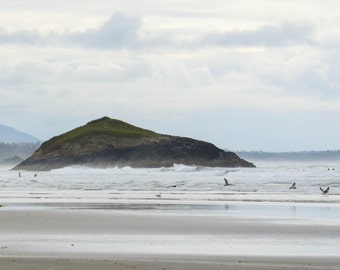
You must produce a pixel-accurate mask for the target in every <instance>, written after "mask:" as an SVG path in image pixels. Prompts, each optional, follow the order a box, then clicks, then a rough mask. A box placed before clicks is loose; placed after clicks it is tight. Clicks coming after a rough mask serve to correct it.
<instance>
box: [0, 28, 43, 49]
mask: <svg viewBox="0 0 340 270" xmlns="http://www.w3.org/2000/svg"><path fill="white" fill-rule="evenodd" d="M0 43H10V44H29V45H36V44H43V43H45V41H44V38H43V37H42V36H41V34H40V33H39V31H37V30H30V31H17V32H9V31H7V30H6V29H3V28H0Z"/></svg>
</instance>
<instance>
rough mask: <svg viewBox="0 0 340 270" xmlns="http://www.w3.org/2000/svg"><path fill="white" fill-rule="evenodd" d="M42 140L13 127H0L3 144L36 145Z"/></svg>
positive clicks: (0, 138) (0, 139)
mask: <svg viewBox="0 0 340 270" xmlns="http://www.w3.org/2000/svg"><path fill="white" fill-rule="evenodd" d="M39 141H40V140H39V139H38V138H35V137H34V136H32V135H30V134H27V133H25V132H22V131H19V130H16V129H14V128H12V127H8V126H4V125H0V142H3V143H36V142H39Z"/></svg>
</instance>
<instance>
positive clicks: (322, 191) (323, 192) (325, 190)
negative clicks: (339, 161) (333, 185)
mask: <svg viewBox="0 0 340 270" xmlns="http://www.w3.org/2000/svg"><path fill="white" fill-rule="evenodd" d="M320 190H321V193H322V194H326V193H328V191H329V187H327V188H326V189H323V188H322V187H320Z"/></svg>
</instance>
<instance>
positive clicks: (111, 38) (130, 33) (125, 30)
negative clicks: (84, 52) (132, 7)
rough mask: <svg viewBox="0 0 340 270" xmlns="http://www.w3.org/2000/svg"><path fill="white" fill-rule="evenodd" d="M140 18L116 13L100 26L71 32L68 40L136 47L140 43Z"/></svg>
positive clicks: (88, 44) (99, 45)
mask: <svg viewBox="0 0 340 270" xmlns="http://www.w3.org/2000/svg"><path fill="white" fill-rule="evenodd" d="M139 28H140V21H139V19H138V18H134V17H128V16H126V15H125V14H123V13H116V14H114V15H113V16H111V17H110V19H109V20H108V21H106V22H105V23H104V24H103V25H102V26H101V27H100V28H98V29H89V30H86V31H84V32H78V33H70V34H69V35H67V36H66V40H70V41H72V42H75V43H76V44H79V45H82V46H86V47H97V48H122V47H136V46H138V45H139V44H140V39H139V35H138V31H139Z"/></svg>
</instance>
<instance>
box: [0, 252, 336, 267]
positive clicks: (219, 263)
mask: <svg viewBox="0 0 340 270" xmlns="http://www.w3.org/2000/svg"><path fill="white" fill-rule="evenodd" d="M339 263H340V259H339V258H338V257H284V256H279V257H277V256H276V257H270V256H269V257H264V256H261V257H253V256H228V257H223V258H222V257H207V256H206V257H203V258H202V257H192V256H180V257H171V256H153V257H133V256H132V255H130V256H122V257H117V256H112V258H106V259H100V258H96V259H88V258H85V257H83V258H71V257H1V256H0V265H1V266H2V267H4V269H7V270H45V269H47V268H52V267H53V269H55V270H67V269H72V270H92V269H98V270H109V269H113V270H128V269H140V270H147V269H148V270H153V269H155V270H156V269H173V270H187V269H195V270H206V269H212V270H234V269H238V270H251V269H252V270H260V269H261V270H284V269H296V270H304V269H306V270H307V269H309V270H310V269H313V270H322V269H328V270H333V269H334V270H335V269H338V266H339Z"/></svg>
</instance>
